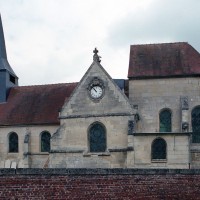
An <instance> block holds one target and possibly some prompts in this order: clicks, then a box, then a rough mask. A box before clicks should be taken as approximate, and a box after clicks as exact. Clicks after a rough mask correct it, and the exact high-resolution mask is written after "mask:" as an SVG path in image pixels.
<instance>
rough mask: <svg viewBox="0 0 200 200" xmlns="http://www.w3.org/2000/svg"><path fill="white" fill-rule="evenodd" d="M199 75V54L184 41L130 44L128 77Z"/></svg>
mask: <svg viewBox="0 0 200 200" xmlns="http://www.w3.org/2000/svg"><path fill="white" fill-rule="evenodd" d="M191 75H193V76H194V75H200V54H199V52H197V51H196V50H195V49H194V48H193V47H192V46H191V45H189V44H188V43H186V42H179V43H162V44H147V45H131V48H130V60H129V70H128V77H129V78H154V77H178V76H191Z"/></svg>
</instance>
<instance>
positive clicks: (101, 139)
mask: <svg viewBox="0 0 200 200" xmlns="http://www.w3.org/2000/svg"><path fill="white" fill-rule="evenodd" d="M89 145H90V152H105V151H106V133H105V128H104V127H103V126H102V125H101V124H100V123H95V124H93V125H92V126H91V128H90V130H89Z"/></svg>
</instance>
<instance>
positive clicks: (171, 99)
mask: <svg viewBox="0 0 200 200" xmlns="http://www.w3.org/2000/svg"><path fill="white" fill-rule="evenodd" d="M199 91H200V79H199V78H198V77H188V78H162V79H145V80H130V81H129V99H130V102H131V103H132V104H134V105H138V113H139V114H140V119H141V120H140V122H139V124H138V127H137V132H143V133H151V132H153V133H156V132H159V113H160V111H161V110H162V109H164V108H169V109H171V111H172V132H181V131H182V130H181V100H180V98H181V97H182V96H187V97H188V104H189V110H188V112H187V113H184V114H185V115H187V116H185V117H186V118H187V120H188V123H189V131H192V127H191V111H192V109H193V108H194V107H195V106H197V105H200V103H199V102H200V92H199Z"/></svg>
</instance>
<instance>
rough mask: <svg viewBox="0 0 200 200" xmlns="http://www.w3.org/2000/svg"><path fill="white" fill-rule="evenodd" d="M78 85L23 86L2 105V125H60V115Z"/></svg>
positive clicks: (0, 121)
mask: <svg viewBox="0 0 200 200" xmlns="http://www.w3.org/2000/svg"><path fill="white" fill-rule="evenodd" d="M76 85H77V83H66V84H53V85H39V86H22V87H18V86H17V87H13V88H12V89H11V90H10V93H9V96H8V99H7V103H3V104H0V125H25V124H26V125H27V124H30V125H31V124H59V120H58V114H59V111H60V109H61V108H62V106H63V104H64V101H65V100H67V99H68V98H69V97H70V95H71V93H72V92H73V90H74V88H75V87H76Z"/></svg>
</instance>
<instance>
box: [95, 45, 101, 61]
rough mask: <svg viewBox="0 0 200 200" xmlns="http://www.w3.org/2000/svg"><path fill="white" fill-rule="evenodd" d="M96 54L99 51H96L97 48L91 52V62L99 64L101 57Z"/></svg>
mask: <svg viewBox="0 0 200 200" xmlns="http://www.w3.org/2000/svg"><path fill="white" fill-rule="evenodd" d="M98 52H99V51H98V50H97V48H95V49H94V51H93V53H94V55H93V60H94V61H96V62H99V63H100V62H101V60H100V58H101V57H100V56H99V55H98Z"/></svg>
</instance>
